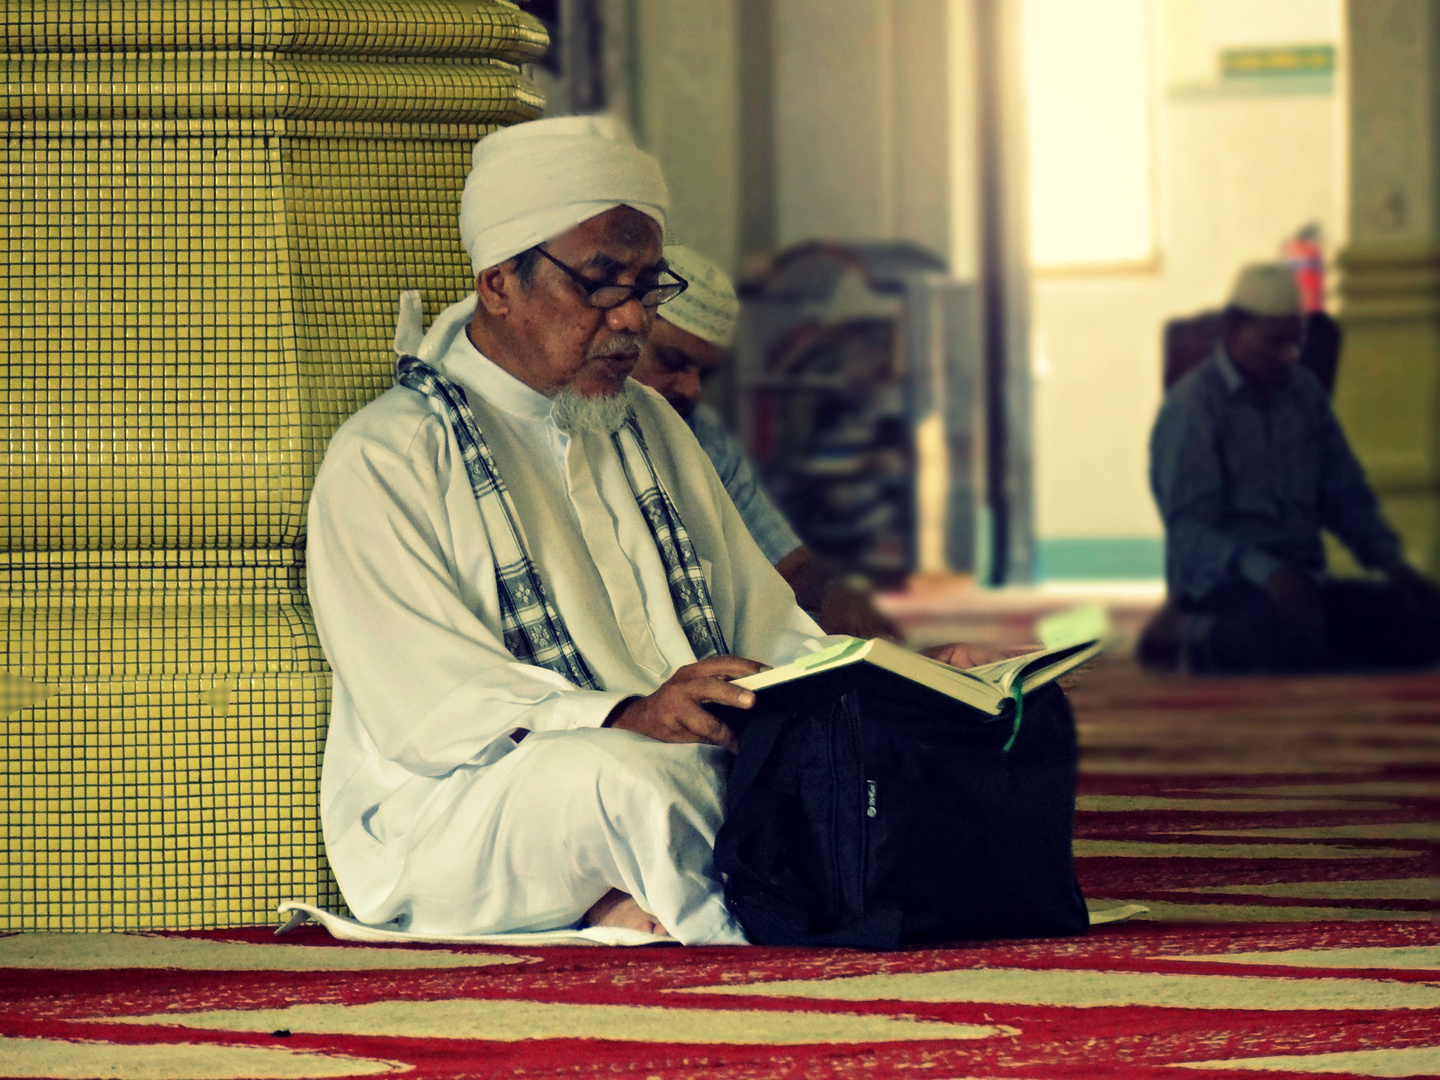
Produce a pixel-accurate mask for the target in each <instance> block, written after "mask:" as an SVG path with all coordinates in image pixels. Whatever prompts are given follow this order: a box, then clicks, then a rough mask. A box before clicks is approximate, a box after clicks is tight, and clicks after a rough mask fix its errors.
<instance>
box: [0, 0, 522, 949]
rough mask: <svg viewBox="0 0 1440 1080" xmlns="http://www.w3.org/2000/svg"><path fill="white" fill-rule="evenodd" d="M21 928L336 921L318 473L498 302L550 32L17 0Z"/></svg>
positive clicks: (486, 4) (15, 870) (5, 103)
mask: <svg viewBox="0 0 1440 1080" xmlns="http://www.w3.org/2000/svg"><path fill="white" fill-rule="evenodd" d="M0 19H3V20H4V22H3V26H0V33H3V34H4V40H5V46H4V50H5V55H4V56H0V63H3V64H4V65H5V68H6V75H7V83H6V88H5V90H4V92H3V96H0V163H3V168H4V173H5V177H6V192H5V196H4V201H5V214H6V218H7V227H6V230H5V240H4V252H3V255H0V267H3V273H4V279H5V280H4V285H3V293H4V298H5V299H4V303H3V305H0V318H3V319H4V320H5V330H6V332H7V334H8V337H9V341H10V363H9V364H8V365H7V371H6V377H5V381H4V384H3V398H4V403H5V411H6V430H7V437H6V444H5V447H4V450H3V452H0V475H3V477H4V499H3V505H0V535H3V541H4V553H3V556H0V586H3V595H0V617H3V620H4V623H5V629H6V633H5V653H4V657H3V661H0V715H3V728H0V742H3V745H4V768H5V778H6V796H7V797H6V802H5V809H4V811H3V815H0V831H3V833H4V843H5V854H6V873H5V878H4V883H3V888H0V909H3V911H4V918H3V920H0V928H3V929H12V930H14V929H33V930H99V929H112V928H114V929H119V928H140V927H146V928H150V927H165V926H168V927H206V926H233V925H245V924H254V923H264V922H269V921H271V919H272V915H273V910H274V905H275V903H276V902H277V901H278V900H281V899H289V898H298V899H310V900H314V901H316V902H318V903H321V904H325V905H327V906H330V907H338V906H339V904H340V898H339V895H338V892H337V890H336V887H335V884H334V880H333V878H332V877H331V875H330V873H329V870H328V868H327V866H326V864H325V860H324V852H323V844H322V841H321V837H320V828H319V811H318V785H319V766H320V755H321V751H322V748H323V743H324V729H325V720H326V716H327V713H328V706H329V694H330V679H329V673H328V670H327V668H326V666H325V663H324V659H323V656H322V654H321V651H320V648H319V644H318V641H317V639H316V636H315V631H314V626H313V623H312V621H311V619H310V615H309V611H308V608H307V606H306V603H305V597H304V560H303V551H304V515H305V504H306V499H307V497H308V492H309V484H310V478H311V476H312V475H313V473H314V470H315V467H316V465H317V464H318V461H319V458H320V456H321V454H322V453H323V451H324V446H325V442H326V440H327V439H328V438H329V436H330V434H331V432H333V430H334V429H335V427H336V426H337V425H338V424H339V423H340V422H341V421H342V420H343V419H344V418H345V417H346V416H348V415H349V414H350V413H352V412H354V411H355V409H357V408H358V407H359V406H360V405H362V404H364V403H365V402H366V401H368V400H370V399H371V398H373V397H375V396H377V395H378V394H379V393H381V392H382V391H383V390H384V389H385V388H386V387H387V386H388V385H389V384H390V382H391V369H392V362H393V354H392V353H391V352H390V338H391V334H392V330H393V320H394V304H395V298H396V295H397V293H398V292H399V291H400V290H401V289H406V288H418V289H421V290H423V292H424V293H425V295H426V297H427V299H428V300H429V301H431V302H432V303H433V304H438V303H442V302H449V301H450V300H452V299H454V298H456V297H458V296H460V295H462V294H463V293H464V292H465V291H467V290H468V289H469V288H470V280H469V278H470V275H469V268H468V263H467V260H466V257H465V254H464V252H463V251H462V250H461V248H460V245H459V241H458V238H457V235H456V228H455V215H456V211H457V209H458V203H459V195H460V190H461V187H462V185H463V182H464V177H465V174H466V171H467V169H468V166H469V155H470V149H471V147H472V146H473V144H474V141H475V140H476V139H477V138H478V137H479V136H480V135H481V134H483V133H484V132H485V131H487V130H490V129H491V127H493V126H494V125H495V124H499V123H508V122H513V121H515V120H519V119H523V118H526V117H528V116H533V115H535V114H536V112H537V111H538V109H539V106H540V99H539V96H538V93H537V92H536V91H535V88H534V86H533V84H531V83H530V82H529V80H528V79H526V78H525V77H524V75H523V73H522V72H521V70H520V69H519V68H518V67H516V66H515V65H516V64H517V63H519V62H522V61H524V60H527V59H530V58H533V57H534V56H535V55H538V53H539V52H540V51H541V50H543V48H544V44H545V42H544V34H543V30H541V29H540V28H539V24H538V23H537V22H535V20H533V19H531V18H530V17H529V16H527V15H524V14H523V13H521V12H520V11H519V10H518V9H516V8H515V7H514V6H513V5H511V4H507V3H500V2H490V0H478V2H477V0H466V2H460V0H451V2H447V0H306V2H299V0H264V2H260V0H255V2H248V0H237V2H233V3H228V2H227V3H167V4H164V5H155V4H141V3H109V2H104V3H102V2H98V0H96V2H91V0H69V2H64V3H57V2H50V3H37V4H28V5H7V8H6V11H5V12H4V14H3V15H0Z"/></svg>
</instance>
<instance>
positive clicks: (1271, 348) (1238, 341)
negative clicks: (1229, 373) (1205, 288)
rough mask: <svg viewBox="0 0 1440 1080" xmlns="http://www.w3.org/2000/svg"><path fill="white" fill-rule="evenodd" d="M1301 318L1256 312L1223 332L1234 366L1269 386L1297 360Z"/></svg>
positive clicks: (1286, 374)
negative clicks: (1251, 316) (1225, 332)
mask: <svg viewBox="0 0 1440 1080" xmlns="http://www.w3.org/2000/svg"><path fill="white" fill-rule="evenodd" d="M1304 336H1305V321H1304V319H1303V318H1302V317H1301V316H1299V315H1257V316H1255V318H1253V319H1250V320H1248V321H1246V322H1244V323H1241V324H1240V325H1239V326H1237V327H1235V328H1234V329H1232V330H1231V331H1229V332H1228V333H1227V334H1226V335H1225V347H1226V349H1228V350H1229V352H1230V358H1231V359H1232V360H1234V361H1235V366H1236V367H1237V368H1239V369H1240V371H1241V372H1242V373H1243V374H1245V375H1246V376H1248V377H1249V378H1251V379H1253V380H1254V381H1255V382H1258V383H1261V384H1262V385H1266V386H1273V385H1275V384H1277V383H1281V382H1284V381H1285V380H1286V379H1287V378H1289V377H1290V370H1291V369H1292V368H1293V367H1294V366H1295V365H1296V364H1297V363H1298V362H1299V360H1300V342H1301V341H1302V340H1303V338H1304Z"/></svg>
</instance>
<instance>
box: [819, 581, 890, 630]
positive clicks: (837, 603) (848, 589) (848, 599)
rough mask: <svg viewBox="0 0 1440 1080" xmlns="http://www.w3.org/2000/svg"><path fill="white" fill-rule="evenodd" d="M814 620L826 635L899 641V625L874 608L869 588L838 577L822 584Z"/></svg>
mask: <svg viewBox="0 0 1440 1080" xmlns="http://www.w3.org/2000/svg"><path fill="white" fill-rule="evenodd" d="M815 621H816V622H817V623H819V624H820V628H821V629H822V630H824V631H825V632H826V633H827V634H848V635H850V636H851V637H858V638H875V637H880V638H889V639H890V640H891V641H901V640H903V636H902V635H901V633H900V628H899V627H898V626H896V625H895V624H894V623H893V622H891V621H890V620H889V619H888V618H886V617H885V615H884V614H882V613H881V612H880V611H879V610H878V609H877V608H876V607H875V602H874V600H873V599H872V598H871V596H870V593H869V590H867V589H863V588H860V587H858V586H857V585H855V584H853V583H851V582H849V581H847V580H846V579H845V578H839V579H837V580H835V581H832V582H830V584H829V585H827V586H825V592H824V593H823V594H822V595H821V598H820V607H819V609H818V610H817V611H816V612H815Z"/></svg>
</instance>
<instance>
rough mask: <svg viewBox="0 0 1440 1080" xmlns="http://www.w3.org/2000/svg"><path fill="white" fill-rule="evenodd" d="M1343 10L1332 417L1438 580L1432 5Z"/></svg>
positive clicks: (1438, 330)
mask: <svg viewBox="0 0 1440 1080" xmlns="http://www.w3.org/2000/svg"><path fill="white" fill-rule="evenodd" d="M1348 9H1349V11H1348V21H1349V52H1350V69H1349V97H1350V164H1349V167H1350V204H1351V211H1350V243H1349V246H1348V247H1347V249H1346V250H1345V251H1344V252H1343V253H1342V255H1341V258H1340V268H1341V274H1342V276H1341V284H1340V298H1341V307H1340V319H1341V322H1342V324H1343V326H1344V332H1345V344H1344V351H1343V355H1342V358H1341V363H1340V370H1339V375H1338V380H1337V386H1336V393H1335V405H1336V410H1337V412H1338V413H1339V415H1340V419H1341V422H1342V423H1343V424H1344V426H1345V429H1346V431H1347V433H1348V434H1349V437H1350V441H1351V443H1352V445H1353V446H1354V448H1355V452H1356V453H1357V455H1358V456H1359V457H1360V460H1361V461H1362V462H1363V463H1364V465H1365V468H1366V471H1367V472H1368V474H1369V476H1370V480H1371V482H1372V483H1373V484H1374V486H1375V489H1376V491H1377V493H1378V494H1379V495H1380V498H1381V501H1382V502H1383V504H1384V511H1385V514H1386V517H1387V518H1388V519H1389V520H1390V522H1391V523H1392V524H1393V525H1394V526H1395V527H1396V528H1397V529H1398V530H1399V531H1400V532H1401V534H1402V536H1403V537H1404V540H1405V546H1406V549H1407V551H1408V553H1409V554H1410V557H1411V558H1412V559H1414V560H1415V561H1416V562H1417V563H1419V564H1420V565H1422V566H1425V567H1427V568H1428V569H1429V570H1430V571H1432V572H1440V0H1350V3H1349V5H1348Z"/></svg>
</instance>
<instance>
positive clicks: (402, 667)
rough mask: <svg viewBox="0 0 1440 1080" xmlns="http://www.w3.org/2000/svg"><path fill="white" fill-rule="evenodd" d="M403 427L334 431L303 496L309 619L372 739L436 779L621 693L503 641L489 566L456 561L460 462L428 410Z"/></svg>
mask: <svg viewBox="0 0 1440 1080" xmlns="http://www.w3.org/2000/svg"><path fill="white" fill-rule="evenodd" d="M412 430H413V437H412V438H410V439H409V440H408V441H406V440H399V439H389V438H382V439H375V438H369V439H367V438H364V437H346V436H347V433H345V432H343V431H342V432H341V433H339V434H337V437H336V439H335V440H334V441H332V443H331V446H330V449H329V450H328V451H327V454H326V457H325V462H324V464H323V466H322V467H321V469H320V472H319V475H318V476H317V477H316V481H315V487H314V491H313V493H312V496H311V500H310V511H309V520H308V540H307V574H308V580H309V592H310V600H311V605H312V607H313V609H314V613H315V623H316V627H317V629H318V631H319V634H320V641H321V644H322V646H323V647H324V649H325V654H326V656H327V657H328V658H329V660H330V664H331V667H332V668H333V670H334V673H335V679H336V681H337V683H340V684H341V687H342V689H343V691H344V693H345V696H346V697H347V698H348V699H349V701H350V703H351V705H352V707H353V710H354V713H355V715H356V717H357V719H358V720H359V722H360V724H361V726H362V727H363V728H364V730H365V732H366V734H367V735H368V736H369V738H370V740H371V741H372V742H373V743H374V744H375V748H376V750H377V751H378V753H379V754H380V756H381V757H383V758H384V759H386V760H388V761H392V762H395V763H397V764H399V765H401V766H402V767H403V768H405V769H406V770H408V771H409V772H411V773H415V774H419V775H428V776H443V775H446V774H447V773H449V772H451V771H452V770H454V769H455V768H456V767H458V766H460V765H463V764H465V763H467V762H473V761H476V760H477V759H478V758H480V757H481V755H482V754H483V753H484V751H485V748H486V747H487V746H488V745H489V744H491V743H492V742H494V741H495V740H496V739H499V738H502V737H504V736H506V735H508V734H509V733H510V732H512V731H514V730H515V729H517V728H528V729H530V730H535V731H545V730H563V729H569V728H579V727H598V726H600V725H601V724H602V723H603V721H604V720H605V718H606V716H608V715H609V713H610V712H611V710H612V709H614V707H615V706H616V705H617V704H618V703H619V702H621V701H623V700H624V699H625V697H626V696H627V695H625V694H620V693H605V692H599V691H590V690H581V689H579V688H577V687H576V686H575V685H574V684H572V683H570V682H569V681H568V680H566V679H565V678H563V677H562V676H560V675H558V674H556V673H554V672H552V671H549V670H548V669H545V668H541V667H537V666H534V665H531V664H525V663H521V662H519V661H517V660H516V659H515V657H513V656H512V655H511V654H510V653H509V652H508V651H506V649H505V646H504V643H503V639H502V637H501V634H500V618H499V603H498V598H497V592H496V584H495V572H494V565H493V563H489V564H487V565H484V566H464V567H461V566H459V565H457V563H458V561H459V560H458V557H457V545H456V543H455V534H456V531H457V530H462V529H463V530H473V529H480V528H482V527H483V526H482V525H481V522H480V517H479V514H478V511H477V510H476V508H475V503H474V496H473V494H472V493H471V490H470V486H469V482H468V480H467V478H466V477H465V475H464V472H463V466H462V465H461V464H460V463H459V462H455V461H453V460H452V458H451V451H450V447H449V444H448V440H447V438H446V434H445V431H444V428H443V426H442V424H441V422H440V421H439V419H438V418H435V417H433V416H432V417H427V418H424V419H422V420H421V421H420V422H419V423H418V425H416V426H415V427H414V428H412ZM452 467H453V469H454V470H455V474H454V475H453V476H452V475H451V470H452ZM465 546H466V547H467V548H472V549H473V548H475V547H476V545H474V544H469V545H465ZM478 546H479V547H481V548H488V545H484V544H482V545H478Z"/></svg>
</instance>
